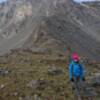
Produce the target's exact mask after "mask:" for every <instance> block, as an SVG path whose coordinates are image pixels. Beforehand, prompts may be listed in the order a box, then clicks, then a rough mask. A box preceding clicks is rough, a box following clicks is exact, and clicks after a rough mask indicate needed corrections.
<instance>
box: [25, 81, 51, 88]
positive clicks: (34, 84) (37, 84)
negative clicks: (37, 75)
mask: <svg viewBox="0 0 100 100" xmlns="http://www.w3.org/2000/svg"><path fill="white" fill-rule="evenodd" d="M49 83H50V82H49V81H46V80H44V79H39V80H32V81H30V82H29V83H28V84H27V87H29V88H31V89H33V90H36V89H39V90H43V89H45V87H47V86H48V85H49Z"/></svg>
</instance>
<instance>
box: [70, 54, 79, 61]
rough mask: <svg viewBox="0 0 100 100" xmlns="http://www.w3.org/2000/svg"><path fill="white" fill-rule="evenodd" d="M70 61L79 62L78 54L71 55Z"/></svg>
mask: <svg viewBox="0 0 100 100" xmlns="http://www.w3.org/2000/svg"><path fill="white" fill-rule="evenodd" d="M72 59H73V60H74V61H79V56H78V54H77V53H73V54H72Z"/></svg>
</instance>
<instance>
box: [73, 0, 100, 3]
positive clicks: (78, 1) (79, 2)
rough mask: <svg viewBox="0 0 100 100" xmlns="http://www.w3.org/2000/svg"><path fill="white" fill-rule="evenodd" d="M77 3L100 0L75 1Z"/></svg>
mask: <svg viewBox="0 0 100 100" xmlns="http://www.w3.org/2000/svg"><path fill="white" fill-rule="evenodd" d="M73 1H75V2H77V3H81V2H92V1H100V0H73Z"/></svg>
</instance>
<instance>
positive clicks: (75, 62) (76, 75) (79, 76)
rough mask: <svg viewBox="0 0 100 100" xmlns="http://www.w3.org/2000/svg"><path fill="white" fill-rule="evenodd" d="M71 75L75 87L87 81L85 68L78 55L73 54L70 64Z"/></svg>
mask: <svg viewBox="0 0 100 100" xmlns="http://www.w3.org/2000/svg"><path fill="white" fill-rule="evenodd" d="M69 75H70V81H71V82H72V83H74V85H76V84H77V83H78V82H83V81H85V75H84V68H83V65H82V64H81V63H80V59H79V56H78V54H77V53H73V54H72V59H71V62H70V64H69ZM81 85H82V84H81ZM72 88H75V86H73V87H72Z"/></svg>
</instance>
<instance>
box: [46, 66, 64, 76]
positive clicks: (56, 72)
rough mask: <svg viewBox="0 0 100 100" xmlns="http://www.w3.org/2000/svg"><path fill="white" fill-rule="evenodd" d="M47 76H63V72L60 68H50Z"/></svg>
mask: <svg viewBox="0 0 100 100" xmlns="http://www.w3.org/2000/svg"><path fill="white" fill-rule="evenodd" d="M48 74H49V75H61V74H63V71H62V69H60V68H57V67H51V68H49V69H48Z"/></svg>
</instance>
